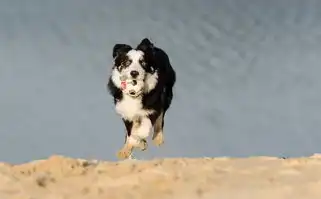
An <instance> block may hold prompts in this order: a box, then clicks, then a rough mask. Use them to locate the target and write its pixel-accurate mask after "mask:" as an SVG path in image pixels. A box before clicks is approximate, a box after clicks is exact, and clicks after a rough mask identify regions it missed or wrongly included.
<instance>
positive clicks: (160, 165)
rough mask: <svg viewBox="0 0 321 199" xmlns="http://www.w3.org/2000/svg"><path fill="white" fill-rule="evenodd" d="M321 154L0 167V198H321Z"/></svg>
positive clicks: (63, 160)
mask: <svg viewBox="0 0 321 199" xmlns="http://www.w3.org/2000/svg"><path fill="white" fill-rule="evenodd" d="M320 188H321V155H317V154H316V155H313V156H311V157H304V158H293V159H281V158H276V157H249V158H224V157H222V158H199V159H187V158H175V159H174V158H173V159H155V160H150V161H141V160H126V161H122V162H103V161H101V162H100V161H87V160H80V159H72V158H67V157H63V156H59V155H55V156H51V157H49V158H48V159H46V160H39V161H33V162H30V163H25V164H21V165H9V164H6V163H1V164H0V198H1V199H6V198H17V199H18V198H19V199H45V198H46V199H67V198H77V199H82V198H84V199H85V198H86V199H87V198H88V199H89V198H93V199H94V198H95V199H98V198H113V199H129V198H130V199H136V198H137V199H138V198H148V199H166V198H181V199H189V198H190V199H194V198H208V199H216V198H220V199H225V198H226V199H230V198H237V199H243V198H244V199H252V198H253V199H254V198H255V199H257V198H260V199H265V198H268V199H271V198H273V199H279V198H287V199H288V198H291V199H296V198H302V199H303V198H304V199H310V198H318V199H319V198H321V189H320Z"/></svg>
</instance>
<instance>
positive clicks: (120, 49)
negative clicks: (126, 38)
mask: <svg viewBox="0 0 321 199" xmlns="http://www.w3.org/2000/svg"><path fill="white" fill-rule="evenodd" d="M131 49H133V48H132V47H131V46H130V45H127V44H115V46H114V47H113V58H115V57H117V56H118V55H119V54H121V53H127V52H128V51H130V50H131Z"/></svg>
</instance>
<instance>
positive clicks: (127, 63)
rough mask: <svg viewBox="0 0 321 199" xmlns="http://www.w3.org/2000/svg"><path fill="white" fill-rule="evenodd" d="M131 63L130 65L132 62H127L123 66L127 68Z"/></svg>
mask: <svg viewBox="0 0 321 199" xmlns="http://www.w3.org/2000/svg"><path fill="white" fill-rule="evenodd" d="M131 63H132V61H130V60H127V61H126V62H125V64H124V65H125V66H129V65H130V64H131Z"/></svg>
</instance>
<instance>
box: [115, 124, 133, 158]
mask: <svg viewBox="0 0 321 199" xmlns="http://www.w3.org/2000/svg"><path fill="white" fill-rule="evenodd" d="M123 122H124V124H125V127H126V136H125V143H124V146H123V148H122V149H120V150H119V151H118V153H117V157H118V158H119V159H127V158H129V157H130V156H131V155H132V152H133V149H134V145H133V143H131V142H129V137H130V136H131V131H132V127H133V122H132V121H128V120H124V119H123Z"/></svg>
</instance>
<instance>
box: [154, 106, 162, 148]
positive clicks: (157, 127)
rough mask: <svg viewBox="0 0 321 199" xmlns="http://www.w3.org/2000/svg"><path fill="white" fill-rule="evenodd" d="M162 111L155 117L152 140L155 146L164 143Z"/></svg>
mask: <svg viewBox="0 0 321 199" xmlns="http://www.w3.org/2000/svg"><path fill="white" fill-rule="evenodd" d="M163 127H164V111H161V113H160V114H159V116H158V117H157V118H156V121H155V124H154V133H153V138H152V139H153V142H154V144H155V145H156V146H160V145H162V144H163V143H164V133H163Z"/></svg>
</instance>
